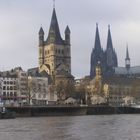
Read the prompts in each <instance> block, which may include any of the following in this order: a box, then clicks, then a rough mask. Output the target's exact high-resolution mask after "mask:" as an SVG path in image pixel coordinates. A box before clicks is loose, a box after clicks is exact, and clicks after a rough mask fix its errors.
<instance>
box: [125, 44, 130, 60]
mask: <svg viewBox="0 0 140 140" xmlns="http://www.w3.org/2000/svg"><path fill="white" fill-rule="evenodd" d="M126 59H129V60H130V57H129V52H128V45H127V47H126Z"/></svg>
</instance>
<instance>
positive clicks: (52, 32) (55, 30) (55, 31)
mask: <svg viewBox="0 0 140 140" xmlns="http://www.w3.org/2000/svg"><path fill="white" fill-rule="evenodd" d="M46 43H47V44H50V43H55V44H59V45H61V44H63V43H64V42H63V40H62V38H61V34H60V30H59V25H58V21H57V16H56V11H55V7H54V8H53V13H52V18H51V24H50V29H49V34H48V38H47V41H46Z"/></svg>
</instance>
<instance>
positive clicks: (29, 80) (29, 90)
mask: <svg viewBox="0 0 140 140" xmlns="http://www.w3.org/2000/svg"><path fill="white" fill-rule="evenodd" d="M31 80H32V77H31V76H28V101H29V105H31V82H32V81H31Z"/></svg>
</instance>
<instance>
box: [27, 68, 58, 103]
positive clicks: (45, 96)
mask: <svg viewBox="0 0 140 140" xmlns="http://www.w3.org/2000/svg"><path fill="white" fill-rule="evenodd" d="M28 75H29V76H28V93H29V94H28V95H29V97H28V99H29V103H30V105H47V104H54V103H55V102H56V101H57V94H56V92H55V90H54V87H53V86H52V85H49V81H48V79H49V78H48V74H47V73H46V72H45V71H43V72H41V73H39V71H38V68H33V69H29V70H28Z"/></svg>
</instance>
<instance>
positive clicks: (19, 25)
mask: <svg viewBox="0 0 140 140" xmlns="http://www.w3.org/2000/svg"><path fill="white" fill-rule="evenodd" d="M139 5H140V1H139V0H135V1H132V0H123V1H122V0H114V1H112V0H105V1H103V0H86V1H85V0H76V1H74V0H70V1H68V0H67V1H66V0H56V2H55V8H56V14H57V18H58V23H59V28H60V32H61V36H62V37H63V39H64V30H65V28H66V26H67V25H69V27H70V30H71V45H72V47H71V48H72V51H71V56H72V74H73V75H74V76H75V77H83V76H85V75H89V70H90V55H91V51H92V48H93V47H94V41H95V27H96V22H97V23H98V27H99V33H100V39H101V45H102V47H103V48H104V49H105V48H106V44H107V31H108V24H109V25H110V28H111V35H112V41H113V46H114V48H115V50H116V52H117V55H118V63H119V66H124V65H125V56H126V45H127V44H128V48H129V55H130V59H131V65H132V66H134V65H140V61H139V60H140V55H139V52H140V14H139V13H140V8H139ZM52 10H53V0H40V1H39V0H24V1H19V0H14V1H13V0H0V71H2V70H9V69H12V68H14V67H17V66H21V67H22V68H23V69H24V70H27V69H28V68H32V67H37V66H38V31H39V28H40V27H41V26H42V27H43V29H44V31H45V38H46V37H47V35H48V30H49V26H50V20H51V16H52Z"/></svg>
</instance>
